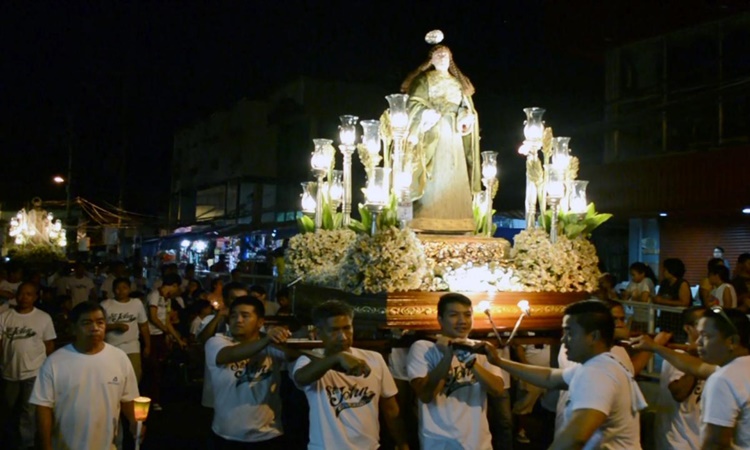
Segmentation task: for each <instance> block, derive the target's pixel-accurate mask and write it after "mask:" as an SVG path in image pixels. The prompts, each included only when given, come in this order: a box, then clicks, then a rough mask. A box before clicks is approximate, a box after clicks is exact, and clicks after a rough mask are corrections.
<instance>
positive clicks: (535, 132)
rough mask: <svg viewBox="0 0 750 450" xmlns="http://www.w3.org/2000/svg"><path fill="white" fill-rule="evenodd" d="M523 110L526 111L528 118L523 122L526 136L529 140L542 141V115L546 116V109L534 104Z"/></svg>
mask: <svg viewBox="0 0 750 450" xmlns="http://www.w3.org/2000/svg"><path fill="white" fill-rule="evenodd" d="M523 112H524V113H526V120H525V121H524V123H523V124H524V127H523V135H524V137H525V138H526V140H527V141H532V142H539V141H541V140H542V135H543V134H544V121H543V120H542V116H544V112H545V109H544V108H537V107H536V106H534V107H530V108H524V109H523Z"/></svg>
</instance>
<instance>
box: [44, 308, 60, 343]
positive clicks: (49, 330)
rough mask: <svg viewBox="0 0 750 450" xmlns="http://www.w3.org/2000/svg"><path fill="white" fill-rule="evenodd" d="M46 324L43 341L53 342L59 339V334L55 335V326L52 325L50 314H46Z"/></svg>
mask: <svg viewBox="0 0 750 450" xmlns="http://www.w3.org/2000/svg"><path fill="white" fill-rule="evenodd" d="M42 317H43V318H44V324H43V327H44V328H43V329H42V340H43V341H53V340H55V339H57V333H55V326H54V324H53V323H52V317H50V316H49V314H47V313H45V314H44V316H42Z"/></svg>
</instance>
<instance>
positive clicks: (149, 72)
mask: <svg viewBox="0 0 750 450" xmlns="http://www.w3.org/2000/svg"><path fill="white" fill-rule="evenodd" d="M208 3H210V5H209V4H208ZM63 4H64V5H63ZM747 6H748V2H747V1H695V0H671V1H666V0H665V1H659V0H606V1H601V0H590V1H584V0H569V1H566V0H557V1H540V0H494V1H489V0H487V1H470V0H463V1H429V2H428V1H419V2H416V1H406V0H403V1H400V2H392V1H364V0H361V1H360V0H351V1H349V2H332V1H323V0H320V1H285V0H274V1H250V0H246V1H235V2H205V3H204V2H177V1H172V2H162V1H152V2H99V1H68V2H54V3H45V2H6V3H4V4H3V6H0V46H2V47H0V155H2V156H1V157H2V160H1V162H0V187H1V188H0V189H1V190H0V192H2V195H0V202H2V203H3V209H12V208H17V207H18V206H20V205H21V203H22V202H24V201H28V199H30V198H31V197H33V196H36V195H39V196H42V197H43V198H45V199H50V200H52V199H60V200H62V199H64V197H65V193H64V189H63V188H61V187H59V186H55V185H54V184H53V183H52V182H51V178H52V176H53V175H55V174H61V175H66V172H67V160H68V148H69V146H72V148H73V154H74V160H73V180H74V181H73V185H72V188H73V189H72V191H73V195H74V196H76V195H80V196H82V197H84V198H86V199H88V200H90V201H93V202H95V203H100V204H103V203H104V202H109V203H112V204H116V203H117V200H118V196H119V192H120V180H121V179H124V197H123V201H124V207H125V209H128V210H131V211H136V212H141V213H148V214H156V213H158V212H160V211H161V212H163V211H164V210H165V209H166V204H167V197H168V188H169V180H170V174H169V167H170V159H171V149H172V136H173V134H174V131H175V130H177V129H179V128H181V127H184V126H187V125H190V124H191V123H194V122H195V121H197V120H200V119H201V118H204V117H206V116H207V115H208V114H210V113H211V112H212V111H215V110H219V109H224V108H228V107H230V106H231V105H233V104H234V103H235V102H237V101H238V100H240V99H241V98H243V97H246V98H251V99H253V98H258V99H262V98H264V97H265V96H266V95H267V94H268V93H269V92H270V90H271V89H273V88H274V87H275V86H278V85H280V84H282V83H284V82H286V81H289V80H292V79H294V78H295V77H297V76H299V75H303V74H304V75H308V76H311V77H316V78H321V79H332V80H344V81H347V80H350V81H363V82H369V83H373V84H376V85H380V86H383V88H384V91H385V92H386V93H388V92H396V91H397V90H398V86H399V85H400V83H401V81H402V79H403V77H404V76H405V75H406V73H408V72H409V71H410V70H412V69H413V68H414V67H416V66H417V65H418V64H419V63H420V62H421V61H422V60H423V59H424V58H425V55H426V52H427V50H428V46H427V44H425V43H424V40H423V39H424V34H425V33H426V32H427V31H429V30H431V29H434V28H440V29H442V30H443V31H444V33H445V35H446V40H445V43H446V44H447V45H449V46H450V47H451V48H452V50H453V53H454V56H455V59H456V62H457V63H458V65H459V67H460V68H461V69H462V71H463V72H464V73H465V74H467V75H468V76H469V77H470V78H471V79H472V81H473V83H474V84H475V86H476V88H477V94H476V95H475V97H474V100H475V103H476V105H477V109H478V111H479V114H480V120H482V122H481V125H482V129H483V142H482V145H483V148H485V149H488V148H492V149H499V150H500V151H501V156H500V162H501V165H502V168H503V169H502V170H519V171H522V170H523V162H522V160H521V159H520V157H517V156H516V157H515V159H514V152H515V147H516V146H517V143H518V142H519V141H520V140H521V139H522V136H521V126H522V120H523V113H522V112H521V111H520V110H521V108H523V107H525V106H544V107H547V109H548V111H549V112H548V113H547V115H546V119H547V121H548V123H549V124H551V125H552V126H553V127H554V128H555V131H556V134H557V135H569V136H573V142H572V143H571V145H572V147H573V148H574V149H575V151H576V153H577V154H579V156H581V157H582V158H584V159H589V161H591V162H596V161H597V159H599V158H600V152H601V139H600V138H599V137H598V136H599V135H600V133H601V131H602V130H603V128H602V125H601V120H602V116H603V107H604V105H603V102H604V68H603V66H604V64H603V63H604V51H605V50H606V49H607V48H608V47H611V46H614V45H617V44H620V43H623V42H629V41H633V40H637V39H641V38H645V37H649V36H653V35H656V34H659V33H661V32H663V31H665V30H673V29H677V28H679V27H682V26H686V25H690V24H694V23H698V22H700V21H702V20H706V19H711V18H720V17H724V16H727V15H730V14H736V13H737V12H740V11H744V10H747ZM383 108H385V102H384V105H383ZM337 113H338V112H337ZM340 113H346V111H341V112H340ZM577 136H582V137H581V138H580V139H581V140H580V141H578V142H577V141H576V137H577ZM576 144H578V145H576ZM121 164H124V165H125V166H124V172H123V169H122V166H121ZM516 165H517V166H518V167H515V166H516ZM123 174H124V176H121V175H123Z"/></svg>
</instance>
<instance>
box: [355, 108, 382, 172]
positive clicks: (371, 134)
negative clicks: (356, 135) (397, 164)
mask: <svg viewBox="0 0 750 450" xmlns="http://www.w3.org/2000/svg"><path fill="white" fill-rule="evenodd" d="M359 124H360V125H362V145H364V147H365V150H367V155H368V156H369V162H368V166H367V167H365V169H366V170H367V172H369V171H370V169H372V168H373V167H377V166H378V165H379V164H380V121H379V120H362V121H360V122H359Z"/></svg>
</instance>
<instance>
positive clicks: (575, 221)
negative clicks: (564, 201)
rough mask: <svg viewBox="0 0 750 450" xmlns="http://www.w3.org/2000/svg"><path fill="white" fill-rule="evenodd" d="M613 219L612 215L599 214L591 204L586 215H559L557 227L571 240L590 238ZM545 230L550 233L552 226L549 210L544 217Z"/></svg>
mask: <svg viewBox="0 0 750 450" xmlns="http://www.w3.org/2000/svg"><path fill="white" fill-rule="evenodd" d="M611 218H612V214H608V213H605V214H599V213H597V212H596V206H595V205H594V204H593V203H589V204H588V206H587V207H586V213H585V214H577V213H572V212H567V213H560V214H558V215H557V227H558V230H559V232H561V233H565V236H567V237H568V238H569V239H574V238H576V237H578V236H581V235H583V236H585V237H589V236H590V235H591V233H592V232H593V231H594V230H595V229H596V228H597V227H599V226H600V225H601V224H603V223H604V222H606V221H608V220H609V219H611ZM542 224H543V226H544V230H545V231H546V232H547V233H549V231H550V227H551V225H552V211H550V210H547V211H545V212H544V215H543V216H542Z"/></svg>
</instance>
